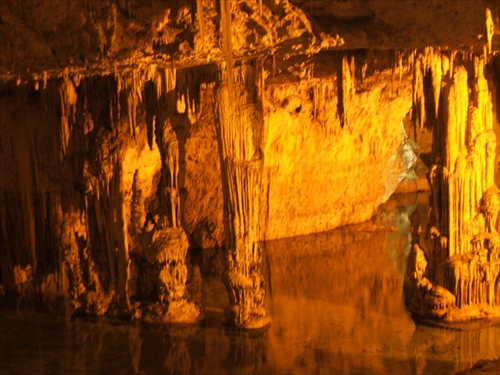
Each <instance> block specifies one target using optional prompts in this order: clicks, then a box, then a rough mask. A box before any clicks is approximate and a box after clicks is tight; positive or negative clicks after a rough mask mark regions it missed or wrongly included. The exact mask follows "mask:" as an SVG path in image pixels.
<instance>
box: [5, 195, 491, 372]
mask: <svg viewBox="0 0 500 375" xmlns="http://www.w3.org/2000/svg"><path fill="white" fill-rule="evenodd" d="M427 199H428V195H426V194H420V195H408V196H400V197H397V198H391V200H390V201H389V202H388V203H386V204H385V205H383V206H382V207H380V209H379V212H378V214H377V215H376V216H375V217H374V218H373V219H372V220H370V221H369V222H367V223H363V224H360V225H355V226H349V227H345V228H340V229H336V230H333V231H330V232H328V233H322V234H317V235H311V236H302V237H297V238H292V239H285V240H277V241H269V242H267V243H266V245H265V262H264V263H265V264H264V270H265V274H266V278H267V284H268V297H267V306H268V308H269V310H270V313H271V315H272V317H273V324H272V325H271V327H270V328H269V330H267V331H266V332H238V331H235V330H230V329H227V328H225V327H224V325H223V320H224V318H223V313H222V309H223V308H224V307H225V306H226V305H227V295H226V290H225V287H224V286H223V284H222V283H221V281H220V275H219V270H220V267H218V266H217V262H216V261H215V259H217V257H216V256H214V254H211V253H210V252H205V253H203V254H200V255H199V256H198V257H196V258H195V259H193V262H195V264H197V265H198V266H199V268H200V270H201V274H202V279H203V289H202V296H203V297H202V298H203V303H204V305H205V307H206V312H205V315H206V319H205V321H204V322H203V323H201V324H197V325H187V326H171V325H170V326H168V325H150V324H139V323H130V322H126V321H121V320H109V319H71V320H68V319H64V318H60V317H55V316H50V315H44V314H38V313H30V312H21V313H16V312H15V311H12V310H8V309H3V310H0V374H2V375H4V374H454V373H455V372H457V371H460V370H463V369H466V368H469V367H471V366H472V365H473V364H474V363H475V362H476V361H478V360H479V359H494V358H497V357H498V356H499V355H500V354H499V353H500V327H498V326H496V327H494V326H493V327H492V326H490V327H485V328H482V329H474V330H467V331H457V330H446V329H442V328H432V327H425V326H416V325H415V324H414V322H413V321H412V320H411V318H410V316H409V314H408V312H407V311H406V309H405V306H404V297H403V284H404V273H405V268H406V254H407V253H408V251H409V247H410V243H409V241H410V237H409V229H410V226H409V220H408V217H409V215H410V214H411V213H412V212H413V211H415V210H418V211H419V212H420V216H421V218H423V219H424V220H422V221H425V217H426V204H427ZM423 226H425V222H423Z"/></svg>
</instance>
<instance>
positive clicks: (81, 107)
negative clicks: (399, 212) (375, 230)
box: [0, 0, 500, 328]
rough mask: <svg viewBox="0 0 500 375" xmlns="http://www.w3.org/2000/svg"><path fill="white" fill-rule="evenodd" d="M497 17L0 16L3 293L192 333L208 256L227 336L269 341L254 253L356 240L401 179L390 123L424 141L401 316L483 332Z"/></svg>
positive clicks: (154, 5) (59, 6)
mask: <svg viewBox="0 0 500 375" xmlns="http://www.w3.org/2000/svg"><path fill="white" fill-rule="evenodd" d="M389 3H390V4H389ZM498 10H499V8H498V4H496V5H495V3H494V2H492V1H490V0H485V1H484V2H480V3H477V4H476V3H475V4H474V5H473V6H470V4H468V3H466V2H459V1H445V2H443V3H442V4H441V2H439V4H438V3H435V2H414V1H409V0H408V1H407V0H401V1H398V2H379V1H374V2H363V3H362V4H361V3H358V2H346V3H343V2H339V1H305V0H279V1H258V2H257V1H247V0H234V1H233V0H231V1H215V0H197V1H187V0H186V1H184V0H180V1H175V2H162V1H142V0H112V1H108V2H100V1H90V0H89V1H72V0H61V1H57V2H54V1H48V0H47V1H45V0H40V1H38V0H37V1H34V0H27V1H23V2H20V1H17V0H5V1H1V2H0V15H1V16H0V110H1V115H0V177H1V178H0V203H1V205H0V243H1V245H2V248H1V251H0V278H1V280H0V291H1V292H2V293H1V294H5V296H6V297H5V298H8V297H9V298H10V297H12V298H15V299H16V300H17V301H18V302H19V303H21V304H22V303H23V301H28V302H29V301H31V302H32V301H34V300H37V298H38V296H41V298H40V300H41V301H42V302H43V304H44V306H45V308H47V309H49V310H51V311H54V312H56V311H62V310H64V311H66V310H68V309H69V308H71V309H72V310H73V311H74V312H76V313H83V314H95V315H104V314H109V315H121V316H128V317H134V318H137V319H144V320H148V321H159V322H173V321H182V322H185V321H191V322H192V321H196V319H197V316H198V313H199V312H200V311H202V310H203V307H202V306H200V305H199V301H198V300H196V298H195V296H194V293H192V292H191V291H192V290H194V289H197V290H199V289H200V288H199V287H196V288H191V286H192V284H191V283H193V282H194V281H193V280H195V279H196V277H195V272H194V270H193V269H192V268H191V265H190V264H189V262H188V261H187V260H188V258H189V256H190V250H189V249H194V248H199V249H200V250H203V251H206V250H207V248H210V251H214V252H219V253H221V252H223V253H224V254H225V255H226V264H225V267H226V270H225V273H224V282H225V284H226V286H227V289H228V296H229V307H228V309H227V315H228V323H229V324H230V325H235V326H238V327H245V328H261V327H263V326H266V325H267V324H268V323H269V322H270V317H269V313H268V312H267V311H266V308H265V303H264V301H265V293H266V287H265V282H264V281H265V280H264V277H263V272H262V269H261V267H262V241H266V240H269V239H276V238H284V237H289V236H298V235H305V234H310V233H317V232H321V231H328V230H330V229H332V228H334V227H338V226H342V225H346V224H351V223H357V222H362V221H364V220H367V219H369V218H370V217H371V216H372V215H373V214H374V212H375V211H376V209H377V207H378V206H379V205H380V204H381V203H382V202H384V201H386V200H387V199H388V198H389V196H390V195H391V194H392V193H393V192H394V191H395V189H396V186H397V185H398V183H399V182H400V181H401V180H402V177H403V176H405V175H406V174H408V173H411V170H412V169H414V168H415V167H414V155H413V150H414V148H413V147H412V146H410V143H409V141H408V139H407V135H406V134H407V133H405V131H402V125H401V124H403V127H404V128H405V129H406V130H408V129H409V127H414V131H413V134H414V135H415V137H416V134H417V133H418V132H417V130H416V129H417V128H419V129H420V128H421V129H426V131H428V132H432V135H433V138H434V141H433V150H432V156H431V157H430V159H431V160H430V161H431V163H430V164H429V165H428V166H429V184H430V187H431V189H432V199H431V202H430V206H431V226H430V228H428V230H427V232H426V234H425V235H424V234H423V231H422V230H421V228H420V227H419V224H418V218H417V217H414V218H413V219H412V220H413V223H412V233H413V241H412V246H413V248H412V250H411V252H410V257H409V264H408V270H409V275H408V276H409V278H410V279H411V280H412V281H413V284H414V288H415V294H414V303H413V305H412V306H413V310H414V312H415V313H416V314H418V315H420V316H423V317H426V316H432V317H434V318H436V319H444V320H446V319H448V320H450V319H451V320H456V319H466V318H472V317H481V316H488V317H489V316H494V315H495V311H497V310H495V308H496V307H497V306H498V304H499V303H500V296H499V276H498V274H499V267H498V262H499V260H498V250H499V240H498V226H497V222H498V220H497V216H498V209H499V199H498V190H497V186H498V185H499V183H500V180H499V178H500V176H499V171H498V165H499V164H498V163H499V160H498V154H499V152H498V141H497V138H498V136H499V130H498V129H499V125H498V108H500V99H499V98H500V95H499V92H500V86H499V84H498V77H499V76H500V73H499V72H500V68H499V63H500V59H499V55H498V45H499V42H498V37H499V29H498V19H499V17H498ZM326 21H328V22H326ZM330 21H332V22H330ZM495 114H496V116H495ZM415 141H416V142H417V143H418V140H416V139H415ZM421 159H422V160H419V161H417V162H416V163H417V165H420V166H423V158H421ZM419 162H420V164H419ZM417 189H419V187H418V186H417ZM424 239H425V241H424ZM31 302H29V303H31Z"/></svg>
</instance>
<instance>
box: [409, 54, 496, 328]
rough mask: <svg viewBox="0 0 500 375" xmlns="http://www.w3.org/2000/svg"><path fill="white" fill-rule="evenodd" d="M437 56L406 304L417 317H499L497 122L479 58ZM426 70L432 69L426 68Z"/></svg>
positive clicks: (468, 318)
mask: <svg viewBox="0 0 500 375" xmlns="http://www.w3.org/2000/svg"><path fill="white" fill-rule="evenodd" d="M440 59H441V61H442V64H440V66H439V69H440V72H439V75H442V77H443V78H442V81H441V82H438V84H439V85H440V86H441V88H442V90H441V97H440V99H439V101H438V102H437V103H436V107H438V108H439V111H437V113H438V114H437V119H436V120H437V121H436V126H435V128H434V145H433V165H432V166H431V168H430V170H429V173H428V179H429V183H430V186H431V193H432V194H431V199H430V223H429V227H428V231H427V236H426V243H425V248H423V247H420V244H419V243H418V242H419V241H414V242H415V243H414V244H413V247H412V250H411V251H410V255H409V261H408V266H409V268H408V271H409V272H408V275H409V277H410V279H411V280H412V281H413V283H414V286H415V293H414V297H413V301H412V306H411V309H412V311H413V312H414V313H415V314H416V315H417V316H418V317H423V318H435V319H438V320H443V321H466V320H470V319H477V318H499V317H500V309H499V308H498V305H499V304H500V280H499V271H500V260H499V259H498V254H499V235H498V232H497V230H496V223H497V216H498V212H499V209H500V204H499V190H498V188H497V186H496V185H495V174H496V173H498V171H495V164H496V150H497V139H496V134H495V130H494V128H495V126H498V125H495V119H494V117H493V107H492V95H493V94H492V92H490V88H489V85H488V81H487V78H486V77H488V75H487V74H486V75H485V70H486V67H487V65H486V57H470V56H455V55H454V54H452V55H451V56H449V55H448V56H445V55H444V54H443V55H442V56H440ZM445 67H447V68H448V70H447V71H443V70H444V69H445ZM441 69H442V70H441ZM428 74H433V75H434V76H436V75H438V74H436V72H434V71H433V70H432V69H430V71H429V72H428ZM424 91H425V90H424Z"/></svg>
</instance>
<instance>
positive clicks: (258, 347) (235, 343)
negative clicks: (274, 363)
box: [225, 331, 266, 374]
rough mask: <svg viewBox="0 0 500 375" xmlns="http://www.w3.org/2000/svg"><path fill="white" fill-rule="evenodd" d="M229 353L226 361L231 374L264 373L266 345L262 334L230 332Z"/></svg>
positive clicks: (228, 333)
mask: <svg viewBox="0 0 500 375" xmlns="http://www.w3.org/2000/svg"><path fill="white" fill-rule="evenodd" d="M227 335H228V336H229V352H228V353H227V358H226V360H225V364H226V368H227V370H228V372H229V373H241V374H261V373H263V369H264V364H265V356H266V345H265V341H264V338H263V337H262V333H260V332H257V333H255V334H249V333H244V332H231V331H228V332H227Z"/></svg>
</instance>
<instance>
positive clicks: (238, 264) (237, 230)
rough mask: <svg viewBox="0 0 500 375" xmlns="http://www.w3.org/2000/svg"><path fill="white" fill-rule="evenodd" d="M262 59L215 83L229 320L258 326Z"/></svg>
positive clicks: (261, 315) (261, 322)
mask: <svg viewBox="0 0 500 375" xmlns="http://www.w3.org/2000/svg"><path fill="white" fill-rule="evenodd" d="M262 73H263V67H262V65H261V61H259V60H258V59H257V60H253V61H252V60H250V61H247V62H244V63H242V64H241V65H240V66H239V67H237V68H236V67H235V68H234V69H227V71H221V74H223V75H224V76H225V80H224V81H223V83H222V84H221V85H220V87H219V88H218V89H217V103H218V105H217V112H218V121H217V131H218V138H219V144H220V150H221V155H220V157H221V167H222V168H221V169H222V184H223V193H224V199H225V202H224V203H225V204H224V226H225V235H226V247H227V249H226V251H227V268H228V269H227V271H226V274H225V277H224V283H225V284H226V287H227V289H228V294H229V303H230V305H229V306H228V308H227V311H226V313H227V317H228V323H229V324H231V325H235V326H238V327H243V328H262V327H263V326H266V325H267V324H269V323H270V318H269V316H268V314H267V312H266V310H265V308H264V296H265V288H264V277H263V276H262V271H261V258H262V250H261V244H260V227H261V224H260V222H259V217H260V203H261V192H262V188H263V186H262V185H263V174H264V170H263V169H264V160H263V153H262V149H263V146H264V142H265V129H264V119H263V113H262V91H263V87H262V82H263V81H262V79H261V77H262Z"/></svg>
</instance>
